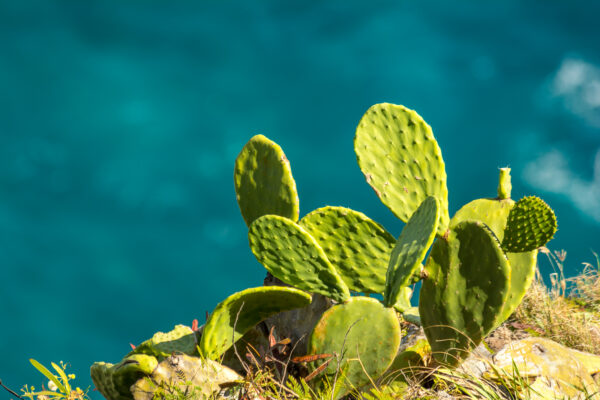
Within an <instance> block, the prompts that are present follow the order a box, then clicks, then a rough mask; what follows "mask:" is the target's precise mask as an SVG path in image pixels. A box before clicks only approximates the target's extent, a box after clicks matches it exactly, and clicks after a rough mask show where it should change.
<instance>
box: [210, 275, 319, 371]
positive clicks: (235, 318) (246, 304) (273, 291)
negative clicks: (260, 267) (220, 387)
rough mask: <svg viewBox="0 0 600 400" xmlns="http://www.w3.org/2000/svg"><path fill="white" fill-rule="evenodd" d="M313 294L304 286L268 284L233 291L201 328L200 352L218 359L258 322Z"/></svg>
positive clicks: (306, 301) (303, 303) (307, 301)
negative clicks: (299, 288)
mask: <svg viewBox="0 0 600 400" xmlns="http://www.w3.org/2000/svg"><path fill="white" fill-rule="evenodd" d="M310 302H311V296H310V295H309V294H308V293H304V292H303V291H301V290H298V289H294V288H289V287H281V286H265V287H258V288H251V289H246V290H243V291H241V292H238V293H234V294H232V295H231V296H229V297H228V298H227V299H225V300H224V301H223V302H221V303H219V305H217V307H216V308H215V310H214V311H213V312H212V314H211V316H210V318H209V319H208V321H207V322H206V325H205V326H204V330H203V331H202V338H201V339H200V346H199V347H200V352H201V354H202V355H203V356H204V357H206V358H209V359H211V360H215V359H217V358H218V357H219V356H220V355H221V354H223V353H224V352H225V351H226V350H227V349H228V348H229V347H231V346H232V345H233V343H235V342H236V341H237V340H238V339H240V338H241V337H242V336H243V335H244V334H245V333H246V332H247V331H248V330H250V329H251V328H253V327H254V326H255V325H256V324H258V323H259V322H261V321H262V320H264V319H265V318H268V317H270V316H271V315H274V314H277V313H278V312H281V311H287V310H292V309H294V308H300V307H304V306H307V305H308V304H310Z"/></svg>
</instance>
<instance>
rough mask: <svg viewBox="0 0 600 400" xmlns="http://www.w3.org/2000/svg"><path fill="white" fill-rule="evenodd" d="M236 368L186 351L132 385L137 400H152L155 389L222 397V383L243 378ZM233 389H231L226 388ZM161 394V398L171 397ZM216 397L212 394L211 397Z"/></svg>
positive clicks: (169, 358) (200, 396)
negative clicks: (188, 353) (191, 354)
mask: <svg viewBox="0 0 600 400" xmlns="http://www.w3.org/2000/svg"><path fill="white" fill-rule="evenodd" d="M242 379H243V378H242V377H241V376H240V375H238V374H237V373H236V372H235V371H233V370H231V369H230V368H227V367H225V366H223V365H221V364H219V363H217V362H215V361H212V360H208V359H207V360H203V359H201V358H199V357H191V356H188V355H186V354H173V355H171V356H170V357H168V358H166V359H165V360H163V361H161V362H160V363H159V364H158V366H157V367H156V369H155V370H154V371H153V372H152V375H151V376H150V377H146V378H142V379H140V380H138V381H137V382H136V383H135V384H133V385H132V386H131V392H132V393H133V398H134V399H135V400H152V399H153V398H154V395H155V392H157V391H161V390H162V391H163V393H164V394H170V395H176V394H178V393H185V392H186V391H187V393H188V394H189V395H192V394H193V395H194V396H193V397H194V398H196V397H197V398H214V397H215V395H217V396H216V397H220V398H223V394H225V393H223V389H222V386H221V385H223V384H231V383H234V382H236V381H241V380H242ZM226 391H231V389H226ZM164 394H163V395H162V397H169V396H168V395H167V396H164ZM211 396H213V397H211Z"/></svg>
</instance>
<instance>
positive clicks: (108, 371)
mask: <svg viewBox="0 0 600 400" xmlns="http://www.w3.org/2000/svg"><path fill="white" fill-rule="evenodd" d="M113 367H114V364H111V363H105V362H95V363H94V364H93V365H92V366H91V368H90V375H91V377H92V382H93V383H94V386H95V387H96V389H97V390H98V391H99V392H100V394H101V395H102V396H104V398H106V399H108V400H121V399H123V400H124V399H126V398H127V397H126V396H123V395H121V393H119V391H118V390H117V388H116V387H115V383H114V382H113V379H112V377H113Z"/></svg>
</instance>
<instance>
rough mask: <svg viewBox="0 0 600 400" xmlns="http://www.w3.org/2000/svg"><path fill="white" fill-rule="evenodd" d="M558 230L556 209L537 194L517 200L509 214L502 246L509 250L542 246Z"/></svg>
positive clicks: (523, 250) (522, 249)
mask: <svg viewBox="0 0 600 400" xmlns="http://www.w3.org/2000/svg"><path fill="white" fill-rule="evenodd" d="M555 232H556V216H555V215H554V211H552V209H551V208H550V206H548V204H546V203H545V202H544V200H542V199H540V198H539V197H535V196H528V197H523V198H522V199H521V200H519V201H517V204H515V206H514V207H513V208H512V210H511V211H510V214H509V215H508V221H507V223H506V228H505V230H504V240H503V241H502V248H503V249H504V250H505V251H507V252H515V253H517V252H525V251H531V250H534V249H537V248H539V247H542V246H543V245H545V244H546V243H548V242H549V241H550V239H552V237H553V236H554V233H555Z"/></svg>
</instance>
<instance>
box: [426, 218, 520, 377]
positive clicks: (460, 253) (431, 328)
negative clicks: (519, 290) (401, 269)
mask: <svg viewBox="0 0 600 400" xmlns="http://www.w3.org/2000/svg"><path fill="white" fill-rule="evenodd" d="M425 273H426V274H427V278H426V279H424V280H423V286H422V287H421V294H420V301H419V314H420V317H421V322H422V325H423V328H424V330H425V334H426V335H427V339H428V341H429V343H430V345H431V348H432V350H433V356H434V358H435V359H436V361H438V362H439V363H441V364H443V365H448V366H455V365H457V364H458V363H459V362H460V360H461V359H463V358H465V357H466V356H467V354H468V352H469V351H470V350H471V349H472V348H474V347H475V346H477V345H478V344H479V343H481V341H482V340H483V338H484V337H485V336H486V335H487V334H488V333H489V332H490V331H491V330H492V329H494V328H495V327H496V326H497V325H499V323H500V322H502V321H500V315H501V312H502V309H503V305H504V303H505V302H506V299H507V296H508V291H509V285H510V266H509V263H508V260H507V258H506V256H505V255H504V252H503V251H502V249H501V248H500V243H499V242H498V240H497V239H496V237H495V236H494V234H493V233H492V232H491V231H490V230H489V228H487V227H486V226H485V225H484V224H483V223H482V222H475V221H465V222H461V223H460V224H458V225H456V226H455V227H454V229H452V230H450V231H449V232H448V234H447V238H438V240H437V241H436V242H435V243H434V245H433V247H432V250H431V254H430V255H429V258H428V260H427V264H426V265H425Z"/></svg>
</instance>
